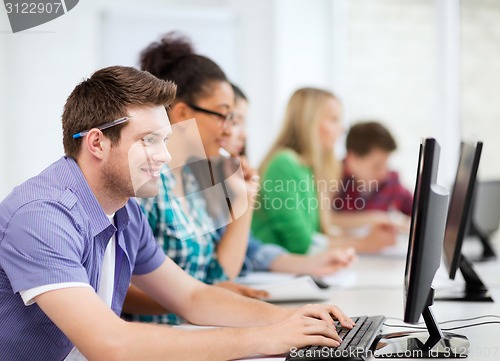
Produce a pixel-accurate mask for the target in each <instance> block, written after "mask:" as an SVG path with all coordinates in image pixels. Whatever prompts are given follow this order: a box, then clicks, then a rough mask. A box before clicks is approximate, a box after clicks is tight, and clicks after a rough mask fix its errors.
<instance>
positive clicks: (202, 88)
mask: <svg viewBox="0 0 500 361" xmlns="http://www.w3.org/2000/svg"><path fill="white" fill-rule="evenodd" d="M140 66H141V69H142V70H146V71H148V72H150V73H151V74H153V75H154V76H156V77H158V78H160V79H164V80H171V81H173V82H174V83H176V84H177V98H176V100H181V101H184V102H186V103H196V100H198V99H199V98H202V97H205V96H209V95H210V93H211V90H212V83H213V82H219V81H226V82H229V81H228V79H227V77H226V74H224V72H223V71H222V69H221V68H220V67H219V66H218V65H217V64H216V63H215V62H213V61H212V60H210V59H209V58H207V57H206V56H203V55H198V54H196V53H195V52H194V49H193V45H192V44H191V41H190V40H189V39H188V38H186V37H185V36H183V35H181V34H178V33H176V32H170V33H167V34H165V35H163V36H162V37H161V39H160V40H159V41H157V42H154V43H152V44H150V45H149V46H148V47H147V48H146V49H144V50H143V51H142V52H141V55H140Z"/></svg>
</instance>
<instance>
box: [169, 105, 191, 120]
mask: <svg viewBox="0 0 500 361" xmlns="http://www.w3.org/2000/svg"><path fill="white" fill-rule="evenodd" d="M168 117H169V118H170V122H171V123H172V124H175V123H178V122H181V121H184V120H187V119H191V118H193V117H194V112H193V110H192V109H191V108H190V107H189V106H188V105H187V104H186V103H184V102H177V103H175V104H173V105H171V106H170V109H169V110H168Z"/></svg>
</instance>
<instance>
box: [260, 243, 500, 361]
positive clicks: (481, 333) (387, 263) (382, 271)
mask: <svg viewBox="0 0 500 361" xmlns="http://www.w3.org/2000/svg"><path fill="white" fill-rule="evenodd" d="M468 243H469V242H466V243H465V251H466V252H467V247H469V246H470V244H468ZM496 244H497V245H498V242H497V243H496ZM472 246H473V245H472ZM497 248H500V247H497ZM498 254H500V252H498ZM474 268H475V269H476V271H477V273H478V274H479V276H480V277H481V278H482V280H483V281H484V282H485V283H486V285H487V286H488V287H489V289H490V292H491V294H492V297H493V299H494V300H495V302H494V303H471V302H443V301H436V302H435V303H434V306H432V310H433V312H434V316H435V318H436V319H437V321H438V322H443V321H449V320H455V319H462V318H471V317H477V316H483V315H498V316H500V263H499V261H495V262H487V263H475V264H474ZM404 269H405V259H404V258H403V257H380V256H361V257H360V258H359V260H358V261H357V263H356V264H355V265H354V266H353V269H352V271H353V272H356V276H357V277H356V281H355V284H353V285H352V286H349V287H346V288H342V289H337V290H336V291H335V293H334V296H333V298H332V300H331V303H333V304H335V305H338V306H340V307H341V308H342V310H343V311H344V312H345V313H347V314H348V315H353V316H357V315H359V316H361V315H368V316H371V315H384V316H385V317H387V318H388V320H386V323H390V324H401V323H402V322H401V321H398V320H393V319H391V318H396V319H402V318H403V307H404V305H403V278H404ZM461 284H463V279H461V277H460V275H458V274H457V279H456V280H455V281H451V280H449V279H448V278H447V275H446V270H445V268H444V266H442V267H441V268H440V269H439V270H438V272H437V273H436V277H435V278H434V287H435V289H436V292H438V291H439V289H443V288H449V287H457V286H460V285H461ZM482 321H486V320H481V319H480V320H475V321H468V322H457V323H453V324H449V325H448V324H447V325H446V326H448V327H451V326H460V325H465V324H471V323H478V322H482ZM497 321H499V320H498V319H497ZM443 327H444V326H443ZM403 329H404V328H392V327H391V328H389V327H386V326H384V328H383V329H382V332H383V333H390V332H395V331H401V330H403ZM452 332H454V333H458V334H462V335H465V336H467V337H468V339H469V341H470V350H469V358H468V360H492V361H493V360H496V361H498V360H500V342H499V341H498V336H500V324H490V325H481V326H476V327H471V328H464V329H459V330H455V331H452ZM254 359H255V360H260V361H262V360H273V361H278V360H280V361H282V360H284V359H285V358H284V357H265V358H254ZM406 360H408V359H406Z"/></svg>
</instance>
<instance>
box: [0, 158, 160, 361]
mask: <svg viewBox="0 0 500 361" xmlns="http://www.w3.org/2000/svg"><path fill="white" fill-rule="evenodd" d="M115 225H116V227H115V226H113V225H112V224H111V223H110V221H109V219H108V217H107V216H106V214H105V213H104V211H103V209H102V208H101V206H100V205H99V203H98V202H97V199H96V198H95V196H94V194H93V193H92V191H91V190H90V188H89V186H88V184H87V182H86V180H85V178H84V176H83V174H82V172H81V170H80V168H79V167H78V165H77V163H76V162H75V161H74V160H73V159H71V158H66V157H63V158H61V159H60V160H58V161H57V162H55V163H54V164H52V165H51V166H49V167H48V168H47V169H45V170H44V171H43V172H42V173H40V174H39V175H38V176H36V177H34V178H31V179H29V180H28V181H26V182H25V183H23V184H21V185H20V186H19V187H16V188H15V189H14V190H13V191H12V193H11V194H10V195H8V196H7V198H5V199H4V200H3V201H2V203H0V320H1V321H0V359H1V360H9V361H15V360H33V359H34V358H36V359H37V360H62V359H64V358H65V357H66V356H67V354H68V353H69V352H70V351H71V349H72V348H73V345H72V344H71V342H70V340H69V339H68V338H67V337H66V336H65V335H64V334H63V333H62V332H61V331H60V330H59V329H58V328H57V326H56V325H55V324H54V323H53V322H52V321H51V320H50V319H49V318H48V317H47V316H46V315H45V314H44V313H43V311H42V310H41V309H40V308H39V307H38V305H37V304H33V305H31V306H25V305H24V303H23V301H22V299H21V296H20V295H19V293H18V292H19V291H24V290H28V289H31V288H34V287H38V286H43V285H48V284H55V283H64V282H84V283H87V284H89V285H90V286H91V287H92V288H94V290H97V287H98V285H99V278H100V275H101V267H102V262H103V255H104V251H105V249H106V246H107V244H108V242H109V240H110V238H111V236H112V235H113V234H114V233H116V240H117V254H116V266H115V267H116V268H115V284H114V293H113V301H112V305H111V308H112V310H113V311H114V312H115V313H116V314H117V315H119V314H120V312H121V308H122V305H123V301H124V299H125V295H126V293H127V289H128V286H129V283H130V279H131V275H132V273H134V274H145V273H149V272H151V271H153V270H155V269H156V268H158V267H159V266H160V265H161V264H162V263H163V261H164V259H165V255H164V253H163V251H162V250H161V249H160V248H158V246H157V245H156V242H155V240H154V237H153V235H152V232H151V229H150V227H149V225H148V222H147V220H146V219H145V218H144V216H143V214H142V212H141V210H140V208H139V206H138V204H137V203H136V201H135V200H129V201H128V202H127V204H126V205H125V206H124V207H123V208H121V209H119V210H118V211H117V212H116V214H115Z"/></svg>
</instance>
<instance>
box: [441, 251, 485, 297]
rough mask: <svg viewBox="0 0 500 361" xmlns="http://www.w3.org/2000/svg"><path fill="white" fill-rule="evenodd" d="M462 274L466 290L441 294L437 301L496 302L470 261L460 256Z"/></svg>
mask: <svg viewBox="0 0 500 361" xmlns="http://www.w3.org/2000/svg"><path fill="white" fill-rule="evenodd" d="M460 272H462V276H463V277H464V280H465V288H463V289H460V290H451V291H447V292H441V291H439V290H438V292H439V296H438V297H436V301H462V302H494V301H493V298H491V295H490V293H489V291H488V288H487V287H486V286H485V285H484V283H483V282H482V281H481V279H480V278H479V276H478V274H477V273H476V271H474V268H473V267H472V264H471V263H470V262H469V260H468V259H467V258H466V257H464V255H460Z"/></svg>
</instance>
